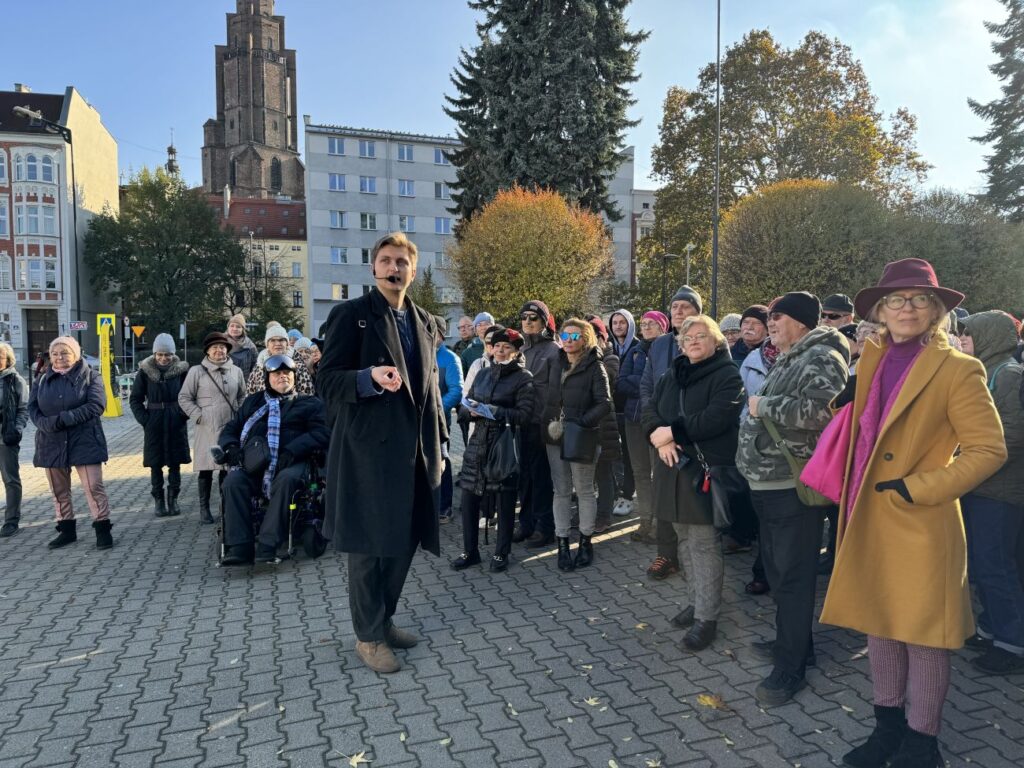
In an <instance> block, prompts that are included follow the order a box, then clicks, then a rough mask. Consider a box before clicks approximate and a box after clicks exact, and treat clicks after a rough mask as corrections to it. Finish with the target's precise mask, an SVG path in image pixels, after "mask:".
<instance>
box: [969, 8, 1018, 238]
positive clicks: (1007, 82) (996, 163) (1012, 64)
mask: <svg viewBox="0 0 1024 768" xmlns="http://www.w3.org/2000/svg"><path fill="white" fill-rule="evenodd" d="M1000 2H1001V3H1002V4H1003V5H1005V6H1006V10H1007V12H1008V13H1007V17H1006V20H1005V21H1004V22H1003V23H1002V24H996V23H993V22H988V21H987V22H985V27H986V29H988V31H989V32H991V33H992V34H993V35H995V36H996V38H997V40H996V42H994V43H992V50H993V51H994V52H995V53H996V55H997V56H998V57H999V60H998V61H996V63H995V64H992V65H991V66H990V67H989V70H990V71H991V72H992V74H994V75H995V76H996V77H997V78H998V79H999V80H1000V81H1002V83H1003V85H1002V92H1003V95H1002V96H1001V97H1000V98H998V99H995V100H993V101H990V102H988V103H987V104H981V103H979V102H977V101H975V100H974V99H968V100H967V102H968V104H969V105H970V107H971V109H972V110H973V111H974V113H975V114H976V115H978V116H979V117H983V118H984V119H985V120H987V121H988V122H989V125H990V127H989V129H988V132H987V133H985V134H983V135H981V136H975V137H974V140H975V141H978V142H981V143H983V144H991V145H992V154H990V155H988V156H986V158H985V173H986V175H987V176H988V189H987V190H986V191H985V198H986V199H987V200H988V202H989V203H990V204H991V205H992V206H993V207H995V208H996V209H997V210H999V211H1001V212H1002V213H1004V214H1005V215H1007V216H1008V217H1009V218H1010V219H1011V220H1012V221H1024V122H1022V119H1021V116H1022V114H1024V2H1022V0H1000Z"/></svg>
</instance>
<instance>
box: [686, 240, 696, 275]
mask: <svg viewBox="0 0 1024 768" xmlns="http://www.w3.org/2000/svg"><path fill="white" fill-rule="evenodd" d="M696 247H697V246H696V245H694V244H693V243H687V244H686V249H685V250H686V284H687V285H689V284H690V254H691V253H693V249H694V248H696Z"/></svg>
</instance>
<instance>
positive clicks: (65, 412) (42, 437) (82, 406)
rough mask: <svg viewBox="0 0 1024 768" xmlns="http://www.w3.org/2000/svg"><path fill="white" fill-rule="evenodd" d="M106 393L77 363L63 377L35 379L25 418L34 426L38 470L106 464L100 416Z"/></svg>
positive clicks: (82, 363) (49, 373)
mask: <svg viewBox="0 0 1024 768" xmlns="http://www.w3.org/2000/svg"><path fill="white" fill-rule="evenodd" d="M106 407H107V393H106V392H105V391H104V389H103V381H102V380H101V379H100V377H99V374H96V373H93V371H92V369H91V368H90V367H89V366H88V365H86V364H85V361H84V360H79V361H78V362H77V363H75V364H74V365H73V366H71V370H70V371H68V372H67V373H65V374H63V375H62V374H60V373H57V372H56V371H53V370H48V371H47V372H46V373H45V374H43V376H42V377H40V378H38V379H36V383H35V384H34V385H33V386H32V392H31V394H30V395H29V398H28V414H29V416H30V417H31V419H32V423H33V424H35V425H36V452H35V456H33V458H32V463H33V465H34V466H37V467H48V468H57V467H78V466H81V465H87V466H88V465H92V464H102V463H104V462H105V461H106V460H107V438H106V437H105V436H104V434H103V425H102V424H101V423H100V416H101V415H102V413H103V409H104V408H106Z"/></svg>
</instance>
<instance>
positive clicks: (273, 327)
mask: <svg viewBox="0 0 1024 768" xmlns="http://www.w3.org/2000/svg"><path fill="white" fill-rule="evenodd" d="M287 338H288V332H287V331H285V329H284V328H283V327H281V326H280V325H278V324H277V323H271V324H270V325H268V326H267V332H266V333H265V334H263V343H264V344H266V343H267V342H268V341H270V340H271V339H287Z"/></svg>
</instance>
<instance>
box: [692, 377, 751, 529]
mask: <svg viewBox="0 0 1024 768" xmlns="http://www.w3.org/2000/svg"><path fill="white" fill-rule="evenodd" d="M679 413H680V415H682V416H685V415H686V410H685V409H684V408H683V393H682V392H680V393H679ZM693 447H694V450H696V451H697V461H698V462H699V463H700V467H701V469H700V471H699V472H698V473H697V475H696V477H694V479H693V489H694V491H696V492H697V494H699V495H704V494H711V516H712V521H711V524H712V525H713V526H715V528H716V529H717V530H719V531H726V530H728V529H729V528H732V524H733V515H732V506H731V503H730V497H731V496H738V495H740V494H742V493H746V492H747V488H748V486H747V481H746V478H744V477H743V475H741V474H740V471H739V470H738V469H737V468H736V467H733V466H717V467H712V466H709V465H708V462H707V460H706V459H705V458H704V452H703V451H701V449H700V445H699V444H698V443H697V441H694V443H693Z"/></svg>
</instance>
